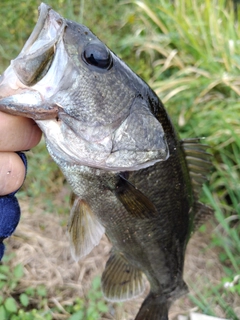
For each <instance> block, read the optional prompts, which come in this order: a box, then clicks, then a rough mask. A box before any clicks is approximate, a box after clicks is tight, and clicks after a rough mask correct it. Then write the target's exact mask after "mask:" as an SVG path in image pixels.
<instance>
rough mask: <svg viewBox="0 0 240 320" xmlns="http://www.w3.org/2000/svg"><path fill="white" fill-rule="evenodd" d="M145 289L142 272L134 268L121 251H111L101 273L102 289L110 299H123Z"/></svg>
mask: <svg viewBox="0 0 240 320" xmlns="http://www.w3.org/2000/svg"><path fill="white" fill-rule="evenodd" d="M144 289H145V283H144V278H143V274H142V272H141V271H140V270H138V269H136V268H134V267H133V266H132V265H131V264H129V263H128V261H127V260H126V259H125V258H124V256H123V255H122V254H121V253H114V252H112V253H111V256H110V258H109V260H108V261H107V264H106V267H105V270H104V272H103V275H102V290H103V294H104V295H105V297H106V298H107V299H108V300H110V301H124V300H128V299H132V298H134V297H136V296H138V295H139V294H141V293H142V292H143V291H144Z"/></svg>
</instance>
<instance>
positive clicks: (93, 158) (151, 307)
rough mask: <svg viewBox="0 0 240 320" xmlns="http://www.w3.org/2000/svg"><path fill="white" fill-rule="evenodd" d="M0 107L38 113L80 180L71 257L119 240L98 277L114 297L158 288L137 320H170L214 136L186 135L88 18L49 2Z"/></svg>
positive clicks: (205, 213) (68, 171) (55, 151)
mask: <svg viewBox="0 0 240 320" xmlns="http://www.w3.org/2000/svg"><path fill="white" fill-rule="evenodd" d="M0 110H1V111H3V112H6V113H9V114H13V115H20V116H24V117H29V118H32V119H33V120H34V121H35V122H36V123H37V125H38V126H39V127H40V129H41V130H42V132H43V134H44V137H45V141H46V146H47V149H48V151H49V154H50V155H51V157H52V158H53V160H54V161H55V162H56V163H57V165H58V166H59V167H60V168H61V170H62V172H63V174H64V176H65V177H66V179H67V181H68V183H69V184H70V186H71V188H72V191H73V193H72V196H71V211H70V216H69V222H68V235H69V241H70V244H71V253H72V256H73V257H74V259H75V260H77V261H78V260H79V259H82V258H83V257H85V256H86V255H87V254H89V253H90V252H91V251H92V249H93V248H94V247H95V246H96V245H98V244H99V242H100V240H101V238H102V236H103V234H106V236H107V238H108V239H109V241H110V242H111V244H112V249H111V252H110V256H109V259H108V261H107V263H106V266H105V269H104V271H103V274H102V279H101V284H102V291H103V294H104V296H105V298H106V299H107V300H109V301H126V300H129V299H133V298H135V297H137V296H139V295H140V294H142V293H143V292H144V290H145V287H146V281H148V282H149V284H150V290H149V293H148V294H147V296H146V298H145V300H144V301H143V303H142V305H141V307H140V309H139V311H138V313H137V315H136V317H135V320H149V319H152V320H167V319H168V313H169V309H170V307H171V305H172V303H173V302H174V301H175V300H177V299H178V298H179V297H181V296H182V295H184V294H186V293H187V292H188V288H187V284H186V283H185V281H184V279H183V268H184V257H185V251H186V246H187V243H188V241H189V239H190V237H191V235H192V233H193V232H194V230H195V229H197V228H198V227H199V225H200V224H201V223H202V221H203V220H204V219H206V218H207V217H209V216H210V215H211V214H212V209H211V208H210V207H208V206H207V205H205V204H203V203H201V202H199V194H200V192H201V189H202V184H203V183H204V182H205V181H206V180H207V175H208V174H209V172H210V170H211V156H210V154H209V153H208V150H207V149H208V146H207V145H205V144H203V143H202V140H201V139H199V138H192V139H191V138H190V139H185V140H181V139H180V138H179V136H178V133H177V131H176V129H175V128H174V126H173V124H172V122H171V119H170V116H169V115H168V113H167V111H166V109H165V108H164V106H163V104H162V102H161V101H160V99H159V98H158V96H157V95H156V94H155V93H154V91H153V90H152V89H151V88H150V87H149V86H148V85H147V83H146V82H144V81H143V80H142V79H141V78H140V77H139V76H137V75H136V74H135V73H134V72H133V71H132V70H131V69H130V68H129V67H128V66H127V65H126V64H125V63H124V62H123V61H122V60H121V59H120V58H119V57H118V56H117V55H116V54H114V53H113V52H112V51H111V50H110V49H109V48H108V47H107V46H106V45H105V44H104V43H103V42H101V40H100V39H98V38H97V36H95V35H94V34H93V33H92V32H91V31H90V30H89V29H88V28H87V27H86V26H84V25H81V24H78V23H76V22H73V21H70V20H67V19H65V18H63V17H62V16H60V15H59V14H58V13H57V12H56V11H54V10H53V9H52V8H51V7H49V6H47V5H46V4H44V3H42V4H41V5H40V7H39V18H38V21H37V23H36V26H35V28H34V29H33V31H32V34H31V35H30V37H29V39H28V40H27V42H26V43H25V45H24V47H23V49H22V50H21V52H20V54H19V55H18V56H17V57H16V58H15V59H14V60H12V61H11V63H10V65H9V67H8V68H7V69H6V70H5V72H4V73H3V75H2V76H1V78H0Z"/></svg>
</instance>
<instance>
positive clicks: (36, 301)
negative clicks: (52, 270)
mask: <svg viewBox="0 0 240 320" xmlns="http://www.w3.org/2000/svg"><path fill="white" fill-rule="evenodd" d="M12 258H13V256H5V257H4V258H3V263H6V262H7V264H1V265H0V290H1V293H2V294H1V296H0V319H6V320H8V319H10V320H17V319H18V320H35V319H39V320H43V319H45V320H52V319H54V317H53V314H54V313H56V312H58V313H60V314H61V313H62V311H63V310H64V314H65V315H66V314H68V315H69V317H68V319H70V320H74V319H77V320H81V319H83V320H98V319H99V320H100V319H101V318H102V315H104V314H105V313H106V312H108V306H107V304H106V302H105V301H104V299H103V295H102V292H101V288H100V283H101V280H100V278H99V277H96V278H94V279H93V282H92V287H91V288H90V290H89V291H88V293H87V295H86V297H85V299H84V300H83V299H82V298H76V299H75V301H74V302H73V304H72V305H70V306H69V305H67V306H66V307H65V309H64V308H63V307H62V308H61V309H60V310H58V308H57V307H55V306H52V304H51V298H50V297H49V296H48V293H47V290H46V287H45V286H43V285H38V286H36V287H28V288H26V289H25V290H24V292H19V291H18V287H19V284H20V281H21V279H22V278H23V275H24V269H23V266H22V265H21V264H18V265H16V266H15V267H12V266H11V265H10V264H9V262H10V261H11V259H12Z"/></svg>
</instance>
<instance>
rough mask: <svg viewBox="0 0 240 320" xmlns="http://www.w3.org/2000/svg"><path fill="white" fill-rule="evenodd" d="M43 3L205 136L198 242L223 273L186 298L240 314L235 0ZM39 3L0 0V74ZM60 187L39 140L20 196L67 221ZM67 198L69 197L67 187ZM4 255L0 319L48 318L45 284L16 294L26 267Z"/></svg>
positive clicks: (98, 313)
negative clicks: (203, 212)
mask: <svg viewBox="0 0 240 320" xmlns="http://www.w3.org/2000/svg"><path fill="white" fill-rule="evenodd" d="M47 2H48V4H49V5H51V6H52V7H53V8H54V9H55V10H57V11H58V12H59V13H60V14H62V15H63V16H65V17H66V18H69V19H72V20H75V21H78V22H82V23H84V24H85V25H87V26H88V27H89V28H90V29H91V30H92V31H93V32H94V33H96V34H97V35H98V36H99V38H100V39H101V40H102V41H104V42H105V43H107V44H108V46H109V47H110V48H111V49H112V50H113V51H114V52H115V53H117V54H118V55H119V56H120V57H121V58H122V59H123V60H124V61H125V62H127V63H128V64H129V65H130V67H131V68H132V69H133V70H134V71H135V72H137V73H138V74H139V75H140V76H141V77H142V78H143V79H144V80H146V81H147V82H148V83H149V84H150V86H151V87H152V88H153V89H154V90H155V91H156V93H157V94H158V95H159V97H160V98H161V100H162V101H163V102H164V104H165V106H166V108H167V110H168V112H169V114H170V116H171V118H172V120H173V122H174V124H175V126H176V128H177V130H178V132H179V134H180V136H181V138H185V137H206V143H208V144H209V145H210V146H211V149H212V153H213V166H214V170H213V173H212V175H211V177H210V181H209V184H208V186H205V187H204V194H203V198H204V200H205V201H206V202H208V203H209V204H211V205H212V206H213V208H214V210H215V219H213V220H212V221H211V224H212V227H211V235H210V237H209V225H208V226H207V227H205V228H204V227H203V228H202V229H201V236H202V238H200V239H202V241H203V239H204V238H209V243H208V247H207V249H209V250H213V251H214V252H215V253H216V257H217V258H216V259H218V263H220V265H221V278H220V280H219V281H218V282H217V283H210V284H209V285H208V286H207V285H205V286H203V287H202V288H199V287H197V288H194V284H191V285H192V287H193V290H194V291H195V293H191V294H190V295H189V299H190V300H191V302H192V306H196V307H197V308H198V310H200V311H202V312H203V313H206V314H210V315H221V316H224V317H226V318H231V319H239V318H240V308H239V305H240V298H239V296H240V282H239V278H240V239H239V235H240V221H239V219H240V184H239V181H240V174H239V169H240V137H239V133H240V116H239V109H240V108H239V102H240V101H239V100H240V77H239V69H240V40H239V39H240V37H239V35H240V30H239V28H240V27H239V22H238V21H240V20H238V19H237V14H234V12H233V8H232V3H231V2H230V1H229V2H228V1H225V0H218V1H217V0H201V1H200V0H185V1H184V0H175V1H167V0H158V1H157V0H145V1H128V2H120V1H117V0H116V1H110V0H99V1H94V0H93V1H84V0H81V1H77V0H72V1H71V0H52V1H47ZM38 4H40V2H39V3H38ZM38 4H37V5H38ZM37 5H36V1H33V0H29V1H25V2H18V1H16V0H2V1H1V7H0V18H1V26H0V30H1V33H0V72H2V71H3V70H4V69H5V68H6V66H7V65H8V64H9V60H10V59H12V58H14V57H16V55H17V54H18V52H19V51H20V48H21V47H22V46H23V44H24V43H25V41H26V39H27V38H28V36H29V34H30V33H31V31H32V29H33V27H34V25H35V22H36V19H37ZM62 188H65V181H64V178H63V177H62V175H61V173H60V172H59V170H58V168H57V167H56V165H55V164H54V163H53V162H52V160H51V159H50V158H49V156H48V154H47V152H46V150H45V147H44V143H43V142H42V143H40V145H39V146H37V147H36V148H35V149H34V150H33V151H31V153H30V154H29V172H28V178H27V181H26V183H25V187H24V188H23V190H22V191H21V193H20V196H21V198H22V199H27V201H28V202H29V203H34V201H35V200H34V199H36V198H38V199H41V201H42V205H43V207H45V208H47V209H48V211H52V212H58V214H59V215H60V216H61V221H62V224H63V225H64V224H65V223H66V214H67V211H68V209H67V205H65V206H64V205H63V204H62V203H61V205H58V204H57V203H56V201H53V200H52V199H53V197H54V196H55V197H56V196H59V193H60V192H61V190H62ZM64 197H65V198H66V199H67V197H68V193H67V192H66V194H64ZM65 203H67V201H65ZM204 250H206V248H204ZM10 258H11V257H10ZM10 258H9V257H6V258H5V261H4V263H3V265H1V266H0V288H1V291H2V292H3V296H2V297H1V299H0V318H1V315H2V314H4V315H5V316H6V315H7V316H8V317H9V319H43V318H44V319H52V318H54V315H53V314H54V310H52V309H51V311H49V312H47V313H46V310H45V311H44V304H42V305H41V304H39V303H40V302H39V301H42V300H44V299H45V300H44V301H45V305H48V304H49V302H48V293H47V292H46V290H45V291H44V287H38V286H36V287H34V288H27V289H26V288H25V289H24V292H19V290H18V294H17V295H16V294H15V292H16V288H17V286H18V283H19V281H20V280H21V278H22V277H23V266H22V265H21V264H20V265H17V266H13V267H12V269H11V268H10V267H9V259H10ZM10 261H11V259H10ZM206 264H207V261H206ZM203 272H204V271H203ZM10 274H11V275H12V274H13V277H10ZM10 278H11V280H10ZM96 281H97V280H96ZM93 285H94V284H93ZM96 288H99V287H97V286H96ZM97 291H98V292H99V289H96V290H95V292H97ZM89 295H90V296H91V290H90V291H89ZM90 296H89V298H90V300H91V301H93V306H92V310H93V311H94V312H95V314H94V315H90V316H89V318H87V319H100V318H103V314H104V312H105V313H106V311H107V309H105V308H107V307H106V304H105V303H102V302H101V303H100V304H98V302H99V301H98V299H99V298H96V297H90ZM33 297H34V298H33ZM38 297H39V299H38ZM33 301H35V302H34V303H33ZM100 301H101V300H100ZM30 302H31V303H30ZM89 308H90V307H89ZM34 309H36V310H38V311H36V310H35V311H34ZM90 309H91V308H90ZM44 312H45V313H44ZM84 312H90V311H88V309H87V310H85V309H84V307H83V300H81V299H79V300H76V301H75V303H74V304H73V306H72V307H69V308H68V309H67V313H68V314H72V315H73V316H74V314H77V313H78V315H79V314H81V315H84V314H85V313H84ZM59 313H61V312H59ZM21 316H22V318H21ZM27 317H28V318H27ZM56 319H57V318H56ZM59 319H60V318H59ZM64 319H65V318H64ZM70 319H75V318H70ZM76 319H80V316H79V317H78V318H76ZM84 319H86V314H85V318H84Z"/></svg>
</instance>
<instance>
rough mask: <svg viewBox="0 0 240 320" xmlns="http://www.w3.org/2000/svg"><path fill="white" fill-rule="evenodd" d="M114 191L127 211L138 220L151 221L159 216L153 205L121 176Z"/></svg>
mask: <svg viewBox="0 0 240 320" xmlns="http://www.w3.org/2000/svg"><path fill="white" fill-rule="evenodd" d="M114 191H115V194H116V197H117V198H118V199H119V200H120V201H121V203H122V204H123V205H124V207H125V208H126V210H127V211H128V212H129V213H130V214H132V215H133V216H135V217H136V218H140V219H146V218H147V219H150V218H152V217H154V216H157V215H158V213H157V209H156V207H155V206H154V205H153V203H152V202H151V201H150V200H149V199H148V198H147V197H146V196H145V195H144V194H143V193H142V192H141V191H140V190H138V189H136V188H135V187H134V186H133V185H132V184H131V183H130V182H129V181H127V180H126V179H124V178H123V177H121V176H120V179H119V182H118V183H117V185H116V188H115V190H114Z"/></svg>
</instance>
